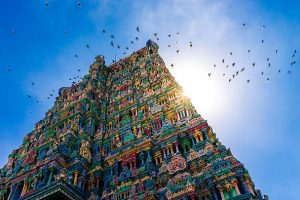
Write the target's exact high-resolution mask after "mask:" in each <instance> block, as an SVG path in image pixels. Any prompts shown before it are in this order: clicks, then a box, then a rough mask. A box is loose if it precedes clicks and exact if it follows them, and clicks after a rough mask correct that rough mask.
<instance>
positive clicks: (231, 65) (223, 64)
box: [7, 0, 297, 106]
mask: <svg viewBox="0 0 300 200" xmlns="http://www.w3.org/2000/svg"><path fill="white" fill-rule="evenodd" d="M45 6H46V7H48V6H49V1H48V0H45ZM77 6H78V7H79V8H81V7H82V4H81V2H80V0H77ZM242 27H246V23H243V24H242ZM266 28H267V27H266V25H262V26H261V29H262V31H264V30H265V29H266ZM140 31H141V30H140V26H139V25H137V26H136V28H135V30H134V32H135V34H134V36H133V37H132V39H130V41H128V44H127V45H123V46H122V45H121V44H120V43H119V42H118V41H117V37H116V35H115V34H113V33H110V32H109V31H108V30H107V29H101V34H102V35H103V36H105V37H106V38H107V41H108V43H109V45H110V47H111V48H113V49H114V50H115V52H116V53H115V57H114V59H112V63H115V62H117V57H116V54H117V53H118V54H123V55H126V54H128V53H129V51H131V50H134V48H133V45H134V44H136V43H138V42H139V40H140V37H141V36H140V35H139V34H140ZM11 32H12V34H13V35H15V34H16V30H15V29H12V30H11ZM63 34H64V35H65V36H68V34H69V32H68V31H67V30H66V31H64V33H63ZM179 35H180V33H179V32H174V33H169V34H167V35H162V36H166V37H167V38H168V39H169V40H168V42H167V48H168V49H170V50H171V51H174V53H175V52H176V54H175V55H177V54H179V53H180V52H181V50H180V49H179V48H178V46H179V45H178V44H179V42H178V41H179V40H178V39H179V38H178V36H179ZM152 39H153V40H154V41H155V42H157V43H159V41H160V38H159V34H158V33H157V32H155V33H153V35H152ZM174 40H175V42H174ZM264 44H265V39H261V45H264ZM185 45H186V46H187V47H189V48H192V47H194V45H193V43H192V41H190V42H188V43H187V44H185ZM85 48H86V49H90V48H91V45H90V44H86V45H85ZM246 53H247V54H251V53H252V50H251V49H248V50H247V51H246ZM274 53H275V54H276V55H278V54H279V50H278V49H274ZM296 55H297V50H293V51H292V54H291V60H290V68H288V69H286V68H277V69H276V70H277V73H287V74H288V75H290V74H292V68H291V67H293V66H295V65H296ZM228 56H229V57H230V58H228V59H227V58H226V56H224V57H223V58H221V59H220V60H219V61H218V62H220V64H217V63H214V64H213V65H212V66H213V68H212V70H211V71H210V72H208V73H207V75H208V77H209V78H212V77H217V76H215V75H216V74H218V73H220V70H219V71H218V72H216V71H214V70H215V69H216V68H219V69H221V76H222V77H224V78H226V79H225V80H226V81H227V82H228V83H231V82H232V81H234V80H236V79H237V77H238V76H240V75H241V74H243V73H245V71H246V70H250V69H251V68H257V64H256V62H255V61H253V62H251V63H248V64H247V66H242V67H241V66H238V65H237V62H230V60H232V58H233V57H234V53H233V52H232V51H229V52H228ZM74 58H75V59H79V55H78V53H75V55H74ZM228 60H229V61H228ZM266 62H267V68H272V67H273V63H271V60H270V58H269V57H268V58H266ZM170 67H171V68H174V67H175V64H174V63H171V64H170ZM76 68H77V69H76V70H77V72H76V73H77V75H76V76H73V77H69V81H71V82H72V85H74V84H76V83H78V82H80V81H81V80H82V78H83V77H81V75H80V72H81V69H80V68H78V67H76ZM232 69H234V70H232ZM274 70H275V69H274ZM232 71H234V72H232ZM7 72H9V73H11V72H12V68H11V67H9V68H8V69H7ZM259 75H260V76H262V77H264V78H265V80H266V81H267V82H269V81H270V80H271V78H270V77H269V76H267V75H266V71H265V69H261V70H260V72H259ZM245 82H246V83H250V82H251V79H250V78H246V80H245ZM30 86H31V87H33V88H34V87H36V83H35V81H34V80H32V81H31V82H30ZM55 92H56V90H55V89H51V91H50V92H49V93H48V95H47V97H46V99H47V100H49V99H51V98H52V97H53V96H54V93H55ZM27 97H28V99H31V100H33V101H35V102H36V103H37V104H38V105H39V106H42V104H43V102H44V101H43V100H38V99H34V98H33V95H32V94H28V95H27Z"/></svg>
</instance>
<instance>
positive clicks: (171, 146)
mask: <svg viewBox="0 0 300 200" xmlns="http://www.w3.org/2000/svg"><path fill="white" fill-rule="evenodd" d="M170 149H171V153H172V155H173V154H174V149H173V145H170Z"/></svg>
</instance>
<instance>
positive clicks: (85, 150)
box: [79, 140, 92, 162]
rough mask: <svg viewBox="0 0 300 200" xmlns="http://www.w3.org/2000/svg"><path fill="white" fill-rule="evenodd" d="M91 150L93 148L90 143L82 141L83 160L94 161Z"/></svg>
mask: <svg viewBox="0 0 300 200" xmlns="http://www.w3.org/2000/svg"><path fill="white" fill-rule="evenodd" d="M90 148H91V146H90V142H89V141H86V140H81V146H80V152H79V155H81V156H82V157H83V158H85V159H87V161H88V162H91V160H92V154H91V151H90Z"/></svg>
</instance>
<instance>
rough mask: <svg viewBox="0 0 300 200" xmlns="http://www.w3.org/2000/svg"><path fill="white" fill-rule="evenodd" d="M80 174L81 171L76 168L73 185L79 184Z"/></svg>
mask: <svg viewBox="0 0 300 200" xmlns="http://www.w3.org/2000/svg"><path fill="white" fill-rule="evenodd" d="M78 175H79V171H78V170H75V172H74V182H73V185H75V186H77V184H78Z"/></svg>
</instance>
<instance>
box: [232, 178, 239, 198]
mask: <svg viewBox="0 0 300 200" xmlns="http://www.w3.org/2000/svg"><path fill="white" fill-rule="evenodd" d="M237 183H238V181H237V180H236V179H234V180H232V185H233V186H234V189H235V191H236V193H237V195H241V192H240V190H239V187H238V185H237Z"/></svg>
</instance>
